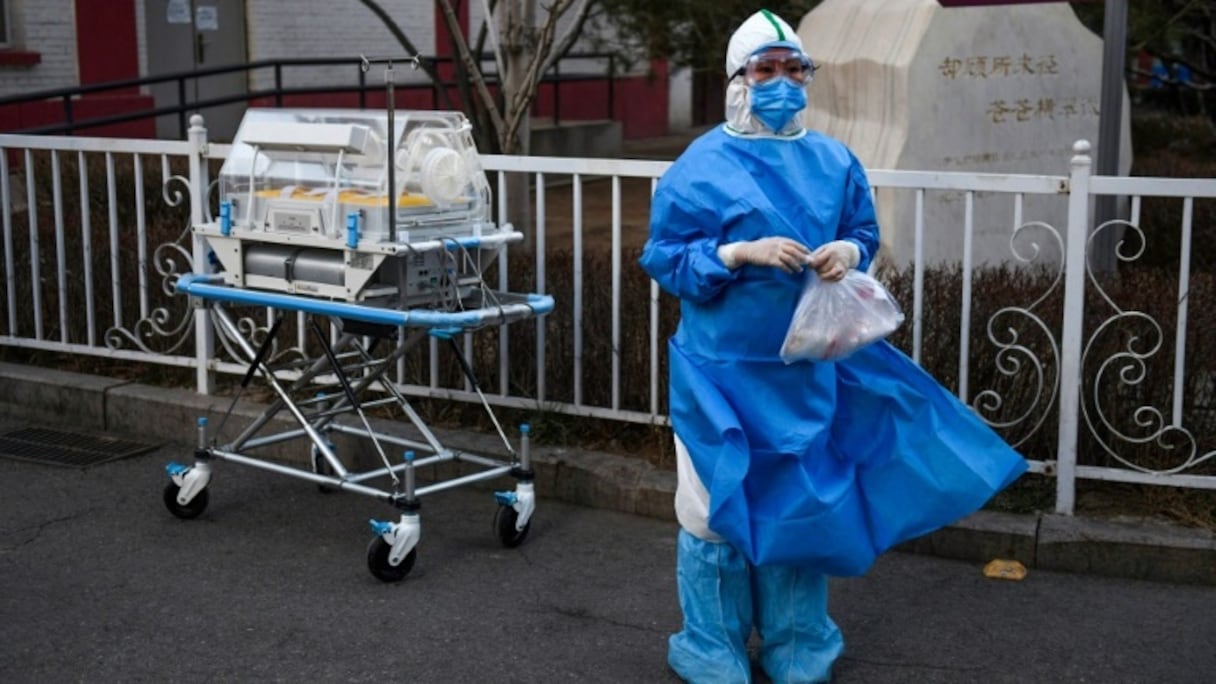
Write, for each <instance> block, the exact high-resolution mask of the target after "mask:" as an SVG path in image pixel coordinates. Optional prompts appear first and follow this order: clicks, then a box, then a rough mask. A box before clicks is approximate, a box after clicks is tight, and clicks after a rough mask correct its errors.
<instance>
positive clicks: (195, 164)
mask: <svg viewBox="0 0 1216 684" xmlns="http://www.w3.org/2000/svg"><path fill="white" fill-rule="evenodd" d="M189 140H190V143H191V148H192V149H193V150H194V152H193V154H191V155H190V225H191V227H193V226H196V225H199V224H201V223H203V222H204V221H205V220H206V216H207V211H206V207H207V188H208V187H209V186H210V185H211V180H210V178H209V172H208V168H207V127H206V126H205V125H203V117H202V115H200V114H193V115H191V117H190V130H189ZM191 241H192V245H191V248H192V249H191V254H192V260H193V262H194V272H195V273H206V272H207V241H206V240H205V239H204V238H203V237H202V236H201V235H198V234H197V233H194V232H191ZM214 356H215V333H214V332H213V331H212V329H211V322H210V320H209V319H208V317H207V309H206V308H204V307H201V306H200V307H199V308H197V309H195V310H194V358H195V366H194V369H195V378H196V380H195V382H196V384H197V386H198V392H199V394H211V393H212V392H214V391H215V373H214V372H213V371H212V370H211V360H212V358H213V357H214Z"/></svg>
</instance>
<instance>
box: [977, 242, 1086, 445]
mask: <svg viewBox="0 0 1216 684" xmlns="http://www.w3.org/2000/svg"><path fill="white" fill-rule="evenodd" d="M1035 230H1038V231H1042V232H1043V233H1045V234H1046V235H1047V236H1048V238H1050V239H1051V240H1053V241H1054V243H1055V247H1056V250H1057V254H1059V255H1060V257H1061V258H1059V259H1057V260H1056V263H1055V268H1054V274H1053V278H1052V282H1051V284H1050V285H1049V286H1048V287H1047V289H1046V290H1045V291H1044V292H1043V293H1042V294H1041V295H1039V297H1038V298H1037V299H1035V300H1034V301H1033V302H1031V303H1030V304H1028V305H1026V306H1007V307H1003V308H1001V309H998V310H997V311H996V312H995V313H994V314H992V316H990V317H989V319H988V326H987V328H988V340H989V341H990V342H992V344H994V345H995V346H996V348H997V352H996V356H995V358H994V364H995V365H994V367H995V369H996V371H997V373H998V374H999V375H1000V376H1002V377H1003V378H1005V379H1007V380H1008V381H1009V382H1008V383H1002V385H1003V386H1005V389H1003V390H1001V389H995V388H989V389H985V390H983V391H981V392H979V393H977V394H976V395H975V397H974V399H973V400H972V407H973V408H974V409H975V411H976V413H978V414H979V415H980V417H981V418H983V419H984V420H985V422H987V423H988V424H989V425H991V426H992V427H994V428H997V429H998V430H1000V431H1001V432H1002V434H1003V435H1004V437H1005V439H1006V440H1007V441H1008V442H1009V443H1010V444H1012V445H1013V446H1014V447H1018V446H1021V445H1022V444H1024V443H1025V442H1026V441H1027V440H1028V439H1030V438H1031V437H1032V436H1034V435H1035V434H1036V433H1037V432H1038V431H1039V429H1040V428H1041V427H1042V426H1043V423H1044V422H1045V421H1046V420H1047V418H1048V417H1049V416H1050V415H1051V409H1052V407H1053V406H1054V405H1055V398H1056V395H1057V394H1058V392H1057V389H1058V387H1059V383H1060V375H1059V367H1060V365H1059V359H1060V351H1059V346H1058V345H1057V343H1056V339H1055V337H1054V336H1053V335H1052V333H1051V329H1050V327H1049V326H1048V325H1047V324H1046V323H1045V322H1044V320H1043V316H1042V308H1043V307H1044V304H1045V302H1046V301H1047V300H1048V298H1049V297H1051V296H1052V294H1053V293H1056V292H1059V291H1060V288H1061V283H1062V281H1063V275H1064V260H1063V258H1062V256H1063V253H1064V250H1063V244H1064V243H1063V239H1062V238H1061V236H1060V233H1059V231H1058V230H1056V229H1055V228H1054V227H1053V226H1051V225H1050V224H1047V223H1044V222H1041V221H1031V222H1029V223H1025V224H1022V225H1021V226H1018V228H1017V229H1015V230H1014V231H1013V235H1011V236H1010V239H1009V247H1010V251H1011V252H1012V254H1013V256H1014V258H1015V259H1017V260H1018V261H1019V262H1021V263H1023V264H1026V265H1033V264H1035V263H1036V262H1037V261H1038V259H1039V258H1040V257H1041V256H1042V252H1043V250H1042V248H1041V247H1040V245H1039V243H1038V242H1036V241H1034V240H1032V239H1031V238H1030V236H1031V235H1032V234H1033V233H1032V231H1035ZM1027 327H1029V331H1028V332H1026V331H1025V329H1026V328H1027ZM1024 333H1025V334H1024ZM1036 347H1037V348H1036ZM1027 374H1029V376H1030V380H1029V381H1027V380H1026V379H1025V377H1026V375H1027ZM1006 385H1007V386H1006Z"/></svg>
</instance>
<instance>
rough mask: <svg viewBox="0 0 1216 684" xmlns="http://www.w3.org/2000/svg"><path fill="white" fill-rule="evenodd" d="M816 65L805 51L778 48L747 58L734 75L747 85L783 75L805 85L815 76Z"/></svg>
mask: <svg viewBox="0 0 1216 684" xmlns="http://www.w3.org/2000/svg"><path fill="white" fill-rule="evenodd" d="M817 68H818V67H816V66H815V63H814V62H812V61H811V58H810V57H808V56H807V54H806V53H805V52H798V51H796V50H789V49H778V50H766V51H764V52H760V53H757V54H754V55H752V56H751V57H748V58H747V62H746V63H745V64H744V65H743V67H742V68H740V69H739V71H737V72H735V76H742V77H744V78H745V79H746V80H747V84H748V85H756V84H757V83H764V82H765V81H771V80H772V79H774V78H777V77H778V76H784V77H786V78H788V79H790V80H791V81H793V82H794V83H797V84H799V85H806V84H808V83H810V82H811V79H812V78H814V76H815V70H816V69H817Z"/></svg>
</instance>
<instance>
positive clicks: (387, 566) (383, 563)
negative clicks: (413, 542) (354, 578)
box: [367, 536, 418, 582]
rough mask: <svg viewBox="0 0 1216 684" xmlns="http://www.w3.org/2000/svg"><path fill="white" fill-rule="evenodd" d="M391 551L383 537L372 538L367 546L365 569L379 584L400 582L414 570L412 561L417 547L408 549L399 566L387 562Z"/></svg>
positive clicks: (416, 555) (415, 556) (414, 558)
mask: <svg viewBox="0 0 1216 684" xmlns="http://www.w3.org/2000/svg"><path fill="white" fill-rule="evenodd" d="M392 550H393V547H392V545H391V544H389V543H388V542H386V541H384V537H379V536H377V537H374V538H373V539H372V543H370V544H368V545H367V569H368V570H371V571H372V574H373V575H375V576H376V579H378V580H380V581H381V582H400V581H401V580H403V579H405V576H406V575H408V574H410V570H413V569H414V561H415V560H416V559H417V557H418V548H417V547H414V548H412V549H410V552H409V553H407V554H405V558H402V559H401V563H400V564H399V565H393V564H392V563H389V562H388V555H389V554H390V553H391V552H392Z"/></svg>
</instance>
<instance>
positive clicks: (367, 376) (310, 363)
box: [164, 305, 536, 582]
mask: <svg viewBox="0 0 1216 684" xmlns="http://www.w3.org/2000/svg"><path fill="white" fill-rule="evenodd" d="M211 311H212V319H213V321H214V322H215V325H216V329H217V331H218V332H219V334H220V335H222V336H223V337H224V341H225V344H231V345H235V349H236V350H237V351H239V352H240V353H241V354H242V355H243V356H244V357H245V358H246V359H247V360H248V361H249V364H250V366H249V370H248V372H247V373H246V374H245V376H244V378H243V379H242V382H241V391H243V390H244V389H245V388H246V386H247V385H248V384H249V382H250V381H251V380H252V379H253V378H254V377H255V376H261V377H262V378H263V379H264V380H265V381H266V383H267V385H268V386H269V387H270V388H271V390H272V391H273V392H274V394H275V397H276V399H275V400H274V401H273V402H272V403H271V404H270V406H268V407H267V408H266V409H265V410H264V411H263V412H262V413H260V414H259V415H258V416H257V417H256V418H255V419H254V420H253V421H252V422H251V423H250V425H248V426H247V427H246V428H245V429H243V430H242V431H241V432H240V434H239V435H238V436H237V437H236V439H235V440H234V441H232V442H231V443H228V444H224V445H217V444H215V443H214V442H215V435H214V434H213V433H212V432H211V431H210V430H209V428H208V424H207V420H206V419H205V418H200V419H199V421H198V448H197V449H196V451H195V459H194V464H193V465H190V466H186V465H179V464H176V463H171V464H169V465H168V466H167V467H166V470H167V472H168V475H169V478H170V481H169V483H168V484H167V485H166V487H165V491H164V502H165V505H166V507H167V508H168V509H169V510H170V512H172V513H173V514H174V515H175V516H177V517H179V518H186V519H189V518H195V517H197V516H199V515H200V514H202V512H203V511H204V509H205V508H206V507H207V503H208V498H209V497H208V486H209V484H210V480H211V472H212V464H213V462H214V461H217V460H218V461H227V462H231V463H236V464H239V465H244V466H249V467H254V468H258V469H262V470H268V471H271V472H275V473H278V474H282V475H287V476H290V477H295V478H298V479H302V480H306V481H309V482H313V483H315V484H316V485H317V486H318V487H319V488H321V489H322V490H324V491H346V492H353V493H356V494H361V495H364V496H369V497H372V498H376V499H379V500H382V501H384V502H386V503H388V504H390V505H392V506H394V507H395V508H396V509H398V510H399V511H400V517H399V519H398V520H396V521H392V522H382V521H377V520H371V521H370V523H371V527H372V532H373V534H374V536H373V538H372V540H371V543H370V544H369V546H368V549H367V564H368V569H369V570H370V571H371V573H372V574H373V575H374V576H375V577H377V578H378V579H380V580H383V581H386V582H395V581H399V580H401V579H404V578H405V576H406V575H408V574H409V572H410V570H411V569H412V568H413V566H414V562H415V560H416V559H417V550H418V548H417V547H418V543H419V541H420V539H421V537H422V525H421V519H420V516H419V510H420V508H421V497H423V496H424V495H427V494H429V493H433V492H437V491H442V490H445V489H450V488H453V487H458V486H463V485H467V484H473V483H477V482H482V481H488V480H491V479H496V478H501V477H504V476H510V477H513V478H515V480H516V485H515V488H514V489H513V490H508V491H498V492H495V493H494V498H495V502H496V504H497V510H496V512H495V515H494V532H495V534H496V536H497V537H498V539H499V541H500V542H501V543H502V544H503V545H504V546H506V547H514V546H518V545H519V544H520V543H521V542H523V540H524V538H525V537H526V536H527V534H528V530H529V528H530V526H531V519H532V515H533V513H534V511H535V509H536V495H535V488H534V484H533V483H534V474H533V471H532V467H531V462H530V460H531V459H530V455H529V451H530V448H529V430H528V426H527V425H524V426H521V435H520V449H519V451H518V452H516V450H515V449H513V448H512V447H511V443H510V440H508V439H507V437H506V435H505V434H504V433H503V431H502V428H501V427H500V426H499V424H498V421H497V419H494V425H495V427H496V428H497V429H498V433H499V435H500V436H501V437H502V439H503V443H504V444H505V446H506V450H507V452H508V454H509V460H508V459H502V458H497V457H491V456H484V455H478V454H471V453H467V452H462V451H457V450H453V449H450V448H447V447H445V446H444V445H443V444H442V443H441V441H440V440H439V439H438V438H437V437H436V435H435V434H434V432H433V431H431V430H430V429H429V428H428V427H427V425H426V424H425V422H424V421H423V420H422V418H421V417H420V416H419V415H418V413H417V412H416V411H415V410H414V408H413V407H412V406H411V405H410V403H409V401H407V400H406V398H405V397H404V396H403V395H402V394H401V393H400V391H399V390H398V389H397V388H396V386H395V385H394V384H393V383H391V382H389V381H387V380H386V379H385V378H384V376H385V374H386V373H387V371H388V370H389V369H391V368H394V367H395V366H396V363H397V361H398V359H400V358H401V357H402V356H403V355H404V354H405V353H406V351H407V350H408V349H409V348H410V347H412V346H413V345H415V344H417V343H418V342H420V341H421V340H423V339H425V337H426V334H425V332H424V331H422V330H417V329H415V330H413V331H412V332H411V334H410V335H409V336H408V337H407V338H406V339H405V340H403V341H402V342H401V343H400V344H396V345H395V346H394V347H393V348H392V349H391V350H389V351H388V352H387V353H385V354H384V356H383V357H381V358H374V357H373V355H372V353H371V351H370V350H369V349H366V348H364V347H363V345H362V344H361V343H360V341H359V337H360V336H359V335H355V334H351V333H349V332H342V333H341V334H340V335H339V336H338V339H337V341H335V342H334V343H332V344H331V343H330V341H329V339H328V338H327V337H326V335H325V333H324V331H323V330H322V329H321V327H320V326H319V325H317V324H316V322H315V321H311V322H310V324H311V329H312V331H313V333H314V337H315V343H316V345H317V346H319V347H320V349H321V351H322V353H321V354H320V355H319V356H317V357H316V358H311V359H306V360H304V361H303V362H302V363H299V364H297V366H298V367H297V368H296V369H295V370H294V371H293V372H295V373H297V376H296V377H295V378H294V379H292V380H287V379H285V378H284V377H280V375H279V374H277V373H276V371H275V370H274V369H272V368H271V359H270V358H269V357H270V351H269V350H270V348H271V345H272V344H273V338H274V334H275V333H276V332H277V331H278V329H279V325H280V323H281V320H282V319H281V318H280V319H278V320H276V321H275V323H274V325H273V326H272V327H271V330H270V333H269V334H268V335H267V337H266V339H265V340H263V341H262V344H261V345H259V347H258V348H257V349H254V348H253V346H252V345H251V344H250V342H249V341H248V340H247V339H246V338H245V337H244V336H243V335H242V334H241V333H240V327H239V326H238V325H237V324H236V323H235V322H234V321H233V320H232V318H231V316H230V315H229V313H228V312H227V311H226V310H225V308H224V307H223V306H219V305H214V306H211ZM439 336H440V337H444V335H439ZM448 339H450V338H448ZM452 346H453V349H454V351H455V353H456V354H457V358H458V359H459V360H460V364H461V368H462V369H463V370H464V372H465V373H466V375H467V376H468V377H469V379H470V381H471V382H472V384H473V386H474V387H477V383H476V379H475V378H474V377H473V374H472V369H471V368H470V366H469V364H468V362H467V361H466V360H465V359H464V357H463V355H461V353H460V349H459V348H458V347H457V346H456V345H455V344H453V345H452ZM331 376H332V377H331ZM335 382H336V384H337V386H338V387H337V390H338V391H336V392H334V387H333V386H334V384H335ZM318 387H322V388H323V391H320V392H318V391H317V388H318ZM372 390H375V391H376V392H378V395H379V396H376V397H372V398H368V397H367V396H366V395H367V394H368V393H369V392H370V391H372ZM477 391H478V394H479V395H480V394H481V390H480V388H478V390H477ZM239 398H240V393H238V394H237V396H236V397H235V398H234V399H233V405H235V403H236V401H237V400H238V399H239ZM482 401H483V404H484V405H485V408H486V410H487V411H488V412H489V411H490V406H489V404H488V403H487V402H486V401H485V397H484V396H482ZM379 406H395V407H397V408H399V409H400V410H401V412H402V413H403V414H404V416H405V417H406V419H407V420H408V422H409V423H410V424H412V426H413V428H415V430H416V431H417V432H418V434H419V435H420V439H411V438H407V437H404V436H401V435H397V434H388V433H385V432H380V431H377V430H376V429H374V428H373V425H372V421H371V419H370V418H369V416H368V413H367V411H368V409H370V408H372V407H379ZM284 410H285V411H287V413H288V414H290V416H291V417H292V418H293V420H294V423H295V426H294V427H292V428H290V429H286V430H281V431H279V432H273V433H270V434H264V433H265V432H267V430H268V428H269V427H270V426H271V425H272V421H273V419H274V418H275V416H276V415H278V414H279V413H280V412H282V411H284ZM231 414H232V407H229V409H228V411H227V412H226V413H225V415H224V421H226V420H227V419H228V418H229V417H231ZM344 415H354V416H355V417H357V420H355V421H346V422H342V421H339V420H338V418H339V417H341V416H344ZM490 417H491V418H492V419H493V413H492V412H490ZM222 428H223V422H221V424H220V426H219V427H218V428H217V429H216V430H215V431H214V432H215V433H218V432H220V431H221V430H222ZM334 434H341V435H346V436H349V437H354V438H359V439H366V440H369V441H370V442H371V443H372V445H373V446H374V448H375V452H376V456H377V457H378V459H379V461H380V467H376V468H373V469H371V470H366V471H361V472H353V471H352V470H351V469H350V467H349V466H348V464H346V463H344V462H343V461H342V459H341V458H339V454H338V449H337V447H336V446H335V443H334V441H333V440H332V439H331V435H334ZM297 439H306V440H307V441H308V443H309V461H308V465H307V467H306V468H305V467H296V466H293V465H288V464H286V463H282V462H276V461H271V460H268V459H266V458H262V457H258V456H255V455H252V454H251V453H250V452H252V451H254V450H257V449H259V448H264V447H267V446H270V445H275V444H280V443H284V442H288V441H291V440H297ZM390 452H391V453H399V454H402V458H401V459H400V462H397V463H393V462H391V461H392V459H390V457H389V453H390ZM448 461H453V462H455V461H459V462H461V463H465V464H469V465H471V466H473V469H474V472H471V473H468V474H465V475H461V476H459V477H453V478H452V479H449V480H441V481H436V482H431V483H427V484H425V485H423V486H419V485H418V483H417V481H416V478H415V473H416V470H417V468H418V467H421V466H424V465H433V464H440V463H444V462H448ZM385 479H387V480H388V482H387V484H386V485H385V486H376V485H374V484H372V483H373V481H375V480H381V481H383V480H385Z"/></svg>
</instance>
